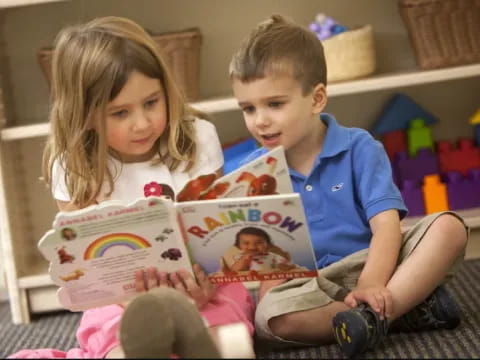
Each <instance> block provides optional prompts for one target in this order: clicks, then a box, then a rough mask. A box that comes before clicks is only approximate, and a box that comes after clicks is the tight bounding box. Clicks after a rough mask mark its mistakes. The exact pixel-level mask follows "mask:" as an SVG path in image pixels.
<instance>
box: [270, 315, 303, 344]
mask: <svg viewBox="0 0 480 360" xmlns="http://www.w3.org/2000/svg"><path fill="white" fill-rule="evenodd" d="M294 314H295V313H289V314H283V315H279V316H276V317H273V318H271V319H270V320H269V321H268V326H269V328H270V331H271V332H272V334H273V335H275V336H277V337H279V338H281V339H285V340H291V339H292V337H293V336H294V335H295V334H296V328H297V325H296V322H297V320H296V317H295V315H294Z"/></svg>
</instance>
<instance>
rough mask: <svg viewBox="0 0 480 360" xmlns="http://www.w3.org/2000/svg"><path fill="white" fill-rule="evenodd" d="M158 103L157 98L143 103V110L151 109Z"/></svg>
mask: <svg viewBox="0 0 480 360" xmlns="http://www.w3.org/2000/svg"><path fill="white" fill-rule="evenodd" d="M157 102H158V98H155V99H150V100H148V101H147V102H146V103H145V108H147V109H149V108H152V107H153V106H154V105H155V104H156V103H157Z"/></svg>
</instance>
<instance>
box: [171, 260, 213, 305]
mask: <svg viewBox="0 0 480 360" xmlns="http://www.w3.org/2000/svg"><path fill="white" fill-rule="evenodd" d="M193 272H194V273H195V277H196V280H195V278H194V277H193V276H192V275H191V274H190V273H189V272H188V271H187V270H184V269H182V270H180V271H177V272H176V273H170V281H171V283H172V286H173V287H174V288H175V289H177V290H178V291H180V292H182V293H184V294H185V295H187V296H188V297H190V298H192V299H193V300H194V301H195V303H196V305H197V307H198V309H202V308H203V307H204V306H205V305H206V304H207V303H208V302H209V301H210V299H211V298H212V297H213V295H215V291H216V290H217V285H215V284H212V283H211V282H210V280H209V279H208V277H207V275H206V274H205V272H204V271H203V270H202V268H201V267H200V265H198V264H193Z"/></svg>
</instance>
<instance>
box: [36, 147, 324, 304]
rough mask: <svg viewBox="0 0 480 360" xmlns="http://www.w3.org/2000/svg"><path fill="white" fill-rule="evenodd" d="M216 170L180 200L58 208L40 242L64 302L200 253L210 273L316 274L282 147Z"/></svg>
mask: <svg viewBox="0 0 480 360" xmlns="http://www.w3.org/2000/svg"><path fill="white" fill-rule="evenodd" d="M206 177H208V178H206ZM213 180H214V178H213ZM213 180H212V178H211V177H209V175H205V176H201V177H199V178H197V179H195V180H192V181H190V182H189V183H188V184H187V185H186V187H185V188H184V189H183V190H182V191H180V192H179V193H178V195H177V198H176V199H177V201H176V202H174V201H172V200H171V199H169V198H166V197H162V196H160V197H157V196H151V197H147V198H143V199H139V200H137V201H135V202H133V203H131V204H124V203H122V202H120V201H115V200H111V201H105V202H102V203H101V204H99V205H94V206H90V207H88V208H85V209H82V210H78V211H73V212H60V213H58V214H57V216H56V218H55V220H54V223H53V228H52V229H51V230H49V231H48V232H47V233H46V234H45V235H44V236H43V237H42V239H41V240H40V242H39V245H38V246H39V249H40V251H41V252H42V254H43V255H44V256H45V257H46V258H47V260H48V261H49V262H50V268H49V273H50V276H51V278H52V280H53V282H54V283H55V284H57V285H58V286H60V289H59V293H58V294H59V300H60V302H61V304H62V305H63V306H64V307H65V308H67V309H70V310H73V311H79V310H85V309H88V308H92V307H98V306H103V305H107V304H112V303H121V302H123V301H125V300H128V298H130V297H131V296H133V295H134V294H135V280H134V272H135V271H136V270H138V269H146V268H148V267H156V268H158V269H159V270H160V271H168V272H174V271H177V270H180V269H182V268H185V269H187V270H189V271H190V272H192V265H191V264H192V263H198V264H200V265H201V266H202V268H203V269H204V270H205V271H206V273H207V274H208V276H209V278H210V280H211V281H212V282H214V283H226V282H232V281H252V280H266V279H283V278H297V277H313V276H316V274H317V269H316V261H315V256H314V253H313V249H312V245H311V242H310V237H309V233H308V227H307V223H306V219H305V215H304V212H303V206H302V202H301V199H300V196H299V194H294V193H292V186H291V182H290V178H289V174H288V168H287V165H286V161H285V156H284V152H283V149H282V148H277V149H274V150H272V151H271V152H269V153H267V154H265V155H264V156H262V157H259V158H257V159H256V160H254V161H252V162H251V163H248V164H246V165H245V166H243V167H241V168H239V169H238V170H236V171H234V172H232V173H230V174H228V175H226V176H224V177H222V178H220V179H218V180H216V181H213ZM248 195H250V196H248ZM191 199H196V200H191ZM178 200H184V201H183V202H179V201H178ZM185 200H187V201H185ZM192 273H193V272H192Z"/></svg>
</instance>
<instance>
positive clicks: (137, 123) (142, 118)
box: [133, 111, 150, 130]
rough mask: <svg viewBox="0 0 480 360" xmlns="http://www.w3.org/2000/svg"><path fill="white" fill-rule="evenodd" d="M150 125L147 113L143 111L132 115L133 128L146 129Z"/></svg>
mask: <svg viewBox="0 0 480 360" xmlns="http://www.w3.org/2000/svg"><path fill="white" fill-rule="evenodd" d="M149 126H150V119H149V118H148V114H146V113H145V112H143V111H140V112H138V113H137V114H136V115H135V117H134V123H133V128H134V130H143V129H147V128H148V127H149Z"/></svg>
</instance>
